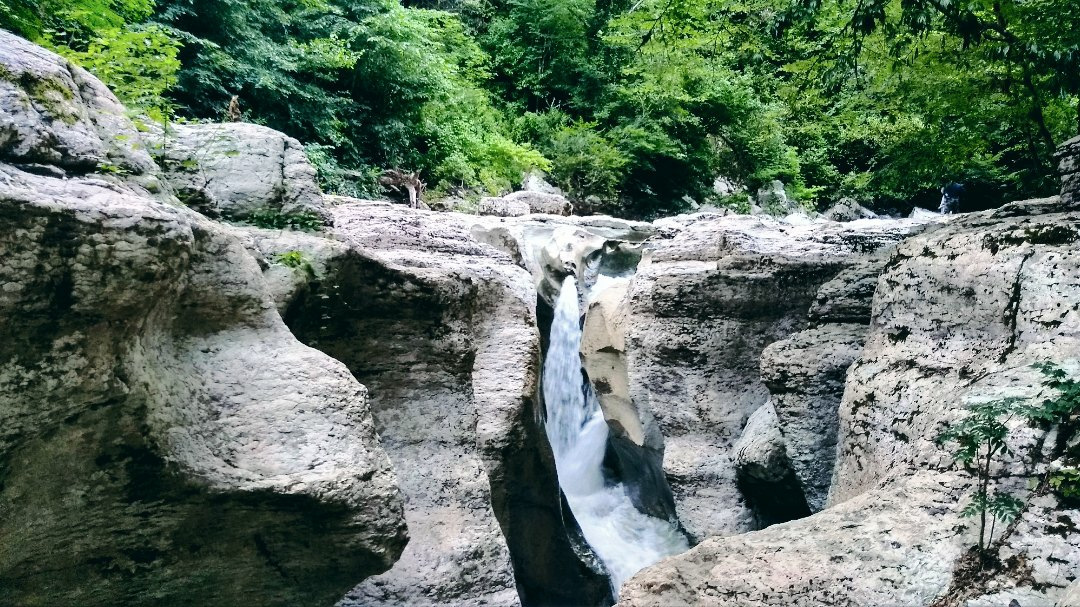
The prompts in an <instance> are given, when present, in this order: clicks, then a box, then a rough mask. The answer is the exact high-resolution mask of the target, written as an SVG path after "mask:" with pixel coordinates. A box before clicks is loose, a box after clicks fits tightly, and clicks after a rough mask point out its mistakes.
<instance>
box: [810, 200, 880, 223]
mask: <svg viewBox="0 0 1080 607" xmlns="http://www.w3.org/2000/svg"><path fill="white" fill-rule="evenodd" d="M821 216H822V217H823V218H824V219H828V220H831V221H855V220H856V219H877V216H878V215H877V213H875V212H873V211H871V210H870V209H868V208H866V207H864V206H862V205H861V204H859V202H858V201H857V200H855V199H854V198H841V199H840V200H838V201H837V202H836V204H834V205H833V206H831V207H829V209H828V210H827V211H825V212H824V213H822V214H821Z"/></svg>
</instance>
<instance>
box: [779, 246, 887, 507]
mask: <svg viewBox="0 0 1080 607" xmlns="http://www.w3.org/2000/svg"><path fill="white" fill-rule="evenodd" d="M890 249H891V248H890ZM889 252H891V251H890V250H889V249H886V250H882V251H879V252H878V253H876V254H875V255H872V256H870V257H869V258H867V259H864V260H862V261H860V262H858V263H856V264H854V265H852V266H851V267H849V268H846V269H844V270H842V271H841V272H840V273H839V274H837V275H836V277H835V278H833V279H832V280H830V281H829V282H827V283H825V284H824V285H822V287H821V289H819V290H818V293H817V296H816V298H815V301H814V304H813V305H812V306H811V308H810V314H809V322H810V328H808V329H807V330H805V331H802V332H800V333H796V334H795V335H793V336H792V337H790V338H788V339H785V340H782V341H778V342H776V343H774V344H772V345H770V346H768V347H767V348H765V350H764V351H763V352H762V354H761V378H762V381H764V382H765V385H766V387H768V389H769V393H770V396H771V399H772V404H773V406H774V407H775V410H776V415H777V424H778V427H779V430H780V432H781V433H782V434H783V436H784V442H785V446H786V453H787V455H788V457H790V458H791V462H792V467H793V471H794V474H795V477H796V478H797V480H798V485H799V487H798V490H799V491H800V492H801V493H802V495H803V497H804V498H805V499H806V502H807V505H808V507H809V508H810V510H811V511H813V512H817V511H818V510H821V509H822V508H824V507H825V501H826V498H827V496H828V492H829V486H830V483H831V482H832V476H833V464H834V463H835V459H836V434H837V428H838V426H839V423H840V422H839V413H838V410H839V407H840V399H841V398H842V397H843V395H844V381H845V379H846V376H847V370H848V367H850V366H851V364H852V363H853V362H854V361H855V359H856V358H857V357H858V355H859V353H860V352H861V351H862V347H863V340H864V339H865V336H866V332H867V330H868V325H869V324H870V313H871V305H872V300H873V296H874V288H875V286H876V284H877V279H878V276H879V275H880V274H881V272H882V270H883V269H884V267H885V262H886V260H887V259H888V257H887V253H889ZM775 494H776V495H779V496H782V495H783V493H782V492H776V493H775Z"/></svg>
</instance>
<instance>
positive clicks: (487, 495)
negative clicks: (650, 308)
mask: <svg viewBox="0 0 1080 607" xmlns="http://www.w3.org/2000/svg"><path fill="white" fill-rule="evenodd" d="M342 202H343V201H339V203H341V204H338V205H337V206H335V207H334V213H335V226H336V228H335V234H334V236H335V237H336V239H337V240H338V242H337V243H335V244H333V245H328V244H326V241H325V240H324V239H321V238H318V237H307V238H296V237H295V236H292V235H290V234H288V233H284V234H282V236H281V239H280V240H279V241H278V242H274V239H273V238H272V237H271V236H272V235H271V234H269V233H267V232H266V231H263V230H256V231H251V233H252V238H253V239H254V241H255V243H256V246H257V247H258V248H259V249H260V251H262V253H263V254H264V256H265V262H266V264H267V274H271V273H281V272H283V270H281V269H280V268H275V266H281V265H282V264H281V263H280V262H278V263H275V261H274V260H275V259H279V256H280V255H281V254H282V253H284V252H288V251H289V250H295V251H297V252H298V253H300V254H302V256H304V258H306V259H308V260H309V261H310V266H311V271H310V272H308V270H307V269H306V268H304V267H300V268H292V269H290V272H291V277H292V281H289V280H283V281H279V284H281V285H282V288H281V289H280V290H279V291H278V292H279V293H280V294H281V295H282V296H283V297H285V298H286V301H282V302H279V305H281V306H282V307H283V308H284V309H285V317H286V320H287V322H288V323H289V325H290V327H292V329H293V330H294V331H295V332H296V334H297V335H298V336H299V337H300V338H301V339H302V340H304V341H305V342H306V343H308V344H310V345H312V346H314V347H316V348H319V349H320V350H323V351H324V352H327V353H329V354H331V355H332V356H334V357H335V358H336V359H338V360H341V361H343V362H345V363H346V364H347V365H348V366H349V368H350V369H351V370H352V371H353V373H354V374H356V376H357V377H358V378H359V379H360V380H361V381H363V382H364V383H365V385H366V386H368V388H369V390H370V393H371V397H370V400H371V403H372V412H373V415H374V419H375V423H376V427H377V429H378V432H379V435H380V437H381V439H382V444H383V446H384V448H385V449H386V450H387V452H388V453H389V455H390V459H391V460H392V461H393V463H394V466H395V469H396V470H397V472H398V475H399V479H400V483H401V487H402V491H403V493H404V494H405V498H406V510H405V514H406V519H407V520H408V524H409V530H410V538H411V539H410V543H409V545H408V546H407V547H406V549H405V552H404V553H403V555H402V557H401V559H400V560H399V561H398V563H397V564H396V565H395V566H394V567H393V568H392V569H391V570H390V571H388V572H387V573H385V574H383V575H380V576H376V577H373V578H371V579H369V580H367V581H365V582H364V583H362V584H361V585H359V586H358V587H356V588H355V589H353V590H352V591H351V592H349V593H348V595H347V596H346V597H345V598H344V599H342V601H341V603H340V604H341V605H343V606H344V605H365V606H367V605H451V604H452V605H517V604H519V602H520V601H521V600H524V601H527V602H528V603H530V604H537V605H546V604H553V605H558V604H583V605H584V604H588V605H595V604H600V603H602V602H603V601H604V600H605V597H606V596H607V594H608V590H607V587H606V582H605V580H604V579H603V578H602V577H601V576H600V575H599V573H598V572H596V571H594V570H593V569H591V568H590V567H589V566H588V565H586V564H585V562H584V561H583V558H587V557H583V556H582V555H579V553H578V550H579V549H580V546H576V545H575V544H574V543H573V542H572V540H571V539H570V536H571V535H572V532H571V531H568V528H569V529H572V527H573V524H572V522H570V521H569V520H567V519H566V515H565V514H564V512H563V510H562V506H561V503H560V499H559V493H558V487H557V485H556V483H555V471H554V463H553V460H552V459H551V455H550V450H549V449H548V448H547V444H546V441H545V440H544V439H543V428H542V427H541V426H540V424H539V423H538V417H539V415H540V413H539V411H538V407H539V402H538V400H537V393H538V381H539V364H540V350H539V334H538V332H537V328H536V317H535V312H534V306H535V301H536V292H535V290H534V288H533V286H532V279H531V278H530V276H529V275H528V273H527V272H526V271H525V270H524V269H522V268H521V267H519V266H518V265H516V264H515V263H514V262H513V260H512V258H511V257H510V256H508V255H507V254H505V253H503V252H500V251H499V250H497V249H495V248H493V247H491V246H490V245H487V244H483V243H481V242H479V241H476V240H474V239H473V238H472V237H471V236H470V231H471V228H472V222H473V221H475V219H474V218H470V217H469V216H465V215H448V214H443V213H434V212H429V211H421V210H413V209H408V208H406V207H404V206H401V205H390V204H377V203H370V202H368V203H360V202H358V203H355V204H349V203H342ZM296 282H299V283H303V284H301V285H299V286H298V285H296Z"/></svg>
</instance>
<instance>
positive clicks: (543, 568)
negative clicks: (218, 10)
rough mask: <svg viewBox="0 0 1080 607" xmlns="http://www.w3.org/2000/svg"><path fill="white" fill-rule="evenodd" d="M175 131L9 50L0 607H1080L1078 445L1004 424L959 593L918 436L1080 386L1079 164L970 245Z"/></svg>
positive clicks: (918, 223)
mask: <svg viewBox="0 0 1080 607" xmlns="http://www.w3.org/2000/svg"><path fill="white" fill-rule="evenodd" d="M172 128H173V129H174V131H175V132H174V133H173V134H172V135H171V136H170V137H167V138H166V134H167V133H165V132H162V131H161V129H160V127H153V126H149V127H147V126H146V125H142V123H141V122H140V121H133V120H132V118H131V117H130V116H129V115H128V113H127V111H126V110H125V108H124V107H122V106H121V105H120V104H119V102H118V101H117V100H116V98H115V97H114V96H113V95H112V93H110V92H109V90H108V89H107V88H105V87H104V85H102V84H101V83H100V82H99V81H98V80H97V79H95V78H94V77H92V76H91V75H89V74H88V73H87V72H85V71H83V70H82V69H80V68H78V67H75V66H73V65H72V64H70V63H69V62H67V61H66V60H64V59H62V58H60V57H59V56H57V55H55V54H53V53H52V52H50V51H47V50H45V49H43V48H41V47H38V46H35V45H33V44H30V43H28V42H26V41H24V40H22V39H21V38H17V37H15V36H13V35H11V34H8V33H6V32H3V31H0V222H2V227H0V338H2V339H0V365H2V366H0V604H3V605H8V604H10V605H68V604H78V605H86V606H95V605H206V606H216V605H223V606H232V605H250V604H257V605H281V606H295V605H339V606H341V607H359V606H394V605H410V606H413V605H415V606H438V605H461V606H512V605H525V606H578V605H580V606H595V607H602V606H608V605H612V604H614V603H616V602H618V604H619V605H627V606H629V605H643V606H644V605H655V606H664V607H669V606H671V607H673V606H677V605H717V606H719V605H724V606H746V607H765V606H777V607H779V606H796V605H806V606H811V605H814V606H817V605H837V606H839V605H860V606H866V607H871V606H884V605H898V606H908V605H910V606H931V605H933V606H950V607H951V606H965V607H982V606H987V607H989V606H991V605H1000V606H1002V607H1004V606H1010V605H1012V604H1013V603H1015V604H1016V605H1019V606H1020V607H1042V606H1053V605H1057V606H1058V607H1075V606H1076V605H1077V604H1078V603H1077V598H1076V597H1077V595H1078V593H1080V590H1078V588H1080V587H1078V583H1080V582H1078V581H1077V579H1078V577H1080V527H1078V524H1080V523H1078V521H1080V510H1078V504H1077V503H1076V499H1075V497H1073V498H1071V499H1070V498H1069V497H1068V496H1066V495H1064V494H1063V493H1062V492H1060V491H1057V490H1054V489H1053V488H1052V487H1051V486H1050V485H1048V484H1047V483H1045V482H1041V481H1039V479H1044V478H1049V476H1048V474H1049V473H1051V472H1054V471H1059V470H1064V469H1070V468H1072V467H1075V465H1076V461H1075V459H1076V456H1077V453H1076V450H1077V440H1078V438H1077V436H1076V424H1075V423H1073V422H1074V421H1075V416H1076V415H1077V413H1076V412H1075V411H1073V412H1071V413H1069V414H1068V415H1071V416H1072V417H1066V418H1065V420H1066V421H1065V422H1063V423H1060V424H1058V425H1057V426H1055V427H1054V428H1052V429H1049V430H1047V429H1046V428H1041V427H1038V426H1037V425H1032V424H1026V423H1024V422H1023V421H1022V420H1020V419H1010V420H1009V422H1008V428H1007V430H1008V436H1007V438H1008V440H1009V441H1010V444H1013V445H1014V448H1013V450H1012V451H1011V452H1009V453H1008V454H1006V455H1005V456H1004V459H1002V461H1000V462H998V463H997V464H996V467H995V472H997V473H999V474H998V476H997V477H996V482H998V483H1000V484H1001V486H1003V487H1005V486H1007V487H1008V488H1009V489H1010V490H1011V491H1014V492H1016V493H1017V494H1018V495H1022V496H1023V501H1024V504H1025V505H1024V508H1023V511H1022V512H1021V513H1020V514H1019V516H1018V517H1017V518H1016V519H1015V520H1014V521H1013V522H1012V523H1010V524H1008V525H1003V526H1004V529H1001V528H1000V527H999V529H998V534H999V535H997V536H996V538H997V539H998V543H997V544H994V545H993V546H994V550H995V555H996V556H995V557H994V558H995V559H996V560H995V561H994V562H993V563H992V566H990V565H988V566H987V567H984V568H978V567H976V568H974V569H973V567H972V565H971V560H970V554H971V547H972V546H973V545H974V543H975V541H976V539H977V535H978V529H977V527H976V526H975V525H974V524H973V521H972V519H970V518H961V516H960V514H961V509H962V508H963V507H964V503H965V502H966V500H967V499H968V498H969V496H970V494H971V493H972V491H973V487H974V484H975V477H974V476H973V475H972V474H971V473H970V472H969V471H967V470H965V469H964V467H963V466H960V465H958V464H957V462H956V460H955V458H953V457H951V456H950V453H949V452H948V451H947V450H945V449H944V448H943V447H942V445H941V444H939V441H937V440H936V439H937V437H938V436H939V435H940V433H941V431H942V430H943V429H944V428H945V427H947V426H949V425H950V424H954V423H956V422H957V421H958V420H961V419H963V418H964V416H965V415H967V413H966V408H967V407H968V406H970V405H971V404H973V403H978V402H984V401H987V400H994V399H1007V398H1015V399H1023V400H1026V401H1031V402H1041V401H1043V400H1046V399H1051V398H1056V395H1057V394H1058V392H1057V391H1056V390H1057V389H1056V388H1054V387H1053V386H1050V385H1048V384H1047V383H1046V375H1045V373H1044V372H1043V371H1040V370H1039V368H1036V367H1034V366H1033V365H1035V364H1042V363H1047V362H1051V363H1053V364H1055V365H1057V366H1058V367H1059V368H1060V369H1062V370H1063V372H1064V373H1065V375H1066V376H1067V377H1074V376H1076V375H1077V374H1080V362H1078V361H1080V316H1078V312H1077V309H1078V304H1077V303H1076V302H1077V301H1078V300H1080V256H1078V254H1077V251H1076V245H1077V241H1078V235H1080V212H1078V211H1077V208H1076V202H1077V196H1080V181H1078V180H1077V178H1076V177H1077V174H1078V173H1077V167H1078V166H1080V164H1078V160H1077V159H1078V158H1080V139H1076V140H1073V141H1071V142H1069V143H1067V144H1066V145H1065V146H1063V147H1062V148H1061V150H1060V151H1059V158H1058V159H1059V161H1060V167H1061V173H1062V175H1063V176H1064V179H1063V182H1062V183H1063V190H1062V194H1061V196H1059V197H1054V198H1049V199H1040V200H1030V201H1023V202H1016V203H1012V204H1009V205H1006V206H1004V207H1001V208H999V209H995V210H991V211H985V212H980V213H972V214H965V215H955V216H940V215H937V214H933V213H926V214H924V215H920V216H918V217H916V218H907V219H898V218H889V217H883V216H871V215H873V214H871V213H861V212H856V211H857V209H855V210H852V209H847V210H848V211H850V212H847V213H840V212H837V213H834V214H833V215H831V217H834V218H840V219H852V220H851V221H846V222H840V221H834V220H833V219H830V218H827V217H816V218H810V217H808V216H806V215H805V214H803V215H800V214H793V215H790V216H788V217H785V218H777V217H769V216H763V215H738V214H734V213H729V212H718V211H715V212H700V213H695V214H691V215H679V216H676V217H668V218H663V219H658V220H655V221H652V222H635V221H624V220H619V219H613V218H609V217H603V216H584V217H582V216H575V215H573V214H572V212H573V208H572V205H570V204H569V203H568V202H567V201H566V199H565V198H562V197H561V196H560V195H558V194H554V193H549V192H518V193H513V194H510V195H507V196H504V197H501V198H486V199H484V200H482V201H481V203H480V204H479V205H478V210H479V211H482V213H478V214H463V213H451V212H436V211H431V210H427V209H417V208H409V207H408V206H406V205H401V204H393V203H390V202H385V201H371V200H361V199H355V198H349V197H344V196H329V195H324V194H322V193H321V192H320V190H319V186H318V183H317V181H316V172H315V169H314V167H313V166H312V165H311V164H310V163H309V162H308V160H307V157H306V156H305V154H304V152H303V148H302V146H301V145H300V144H299V142H297V141H296V140H295V139H291V138H289V137H287V136H286V135H284V134H282V133H279V132H277V131H274V130H272V129H269V128H267V127H263V126H259V125H253V124H246V123H240V122H234V123H227V124H209V123H208V124H183V125H174V126H173V127H172ZM849 206H851V205H849ZM855 206H857V205H855ZM852 208H854V207H852ZM266 218H273V219H274V220H275V221H279V222H280V225H265V223H266V222H265V221H263V220H265V219H266ZM260 221H263V223H264V225H263V227H258V225H257V224H259V222H260ZM270 223H273V222H270ZM1032 479H1034V486H1029V482H1028V481H1029V480H1032ZM642 567H643V568H642ZM624 579H625V580H626V582H625V584H620V581H622V580H624Z"/></svg>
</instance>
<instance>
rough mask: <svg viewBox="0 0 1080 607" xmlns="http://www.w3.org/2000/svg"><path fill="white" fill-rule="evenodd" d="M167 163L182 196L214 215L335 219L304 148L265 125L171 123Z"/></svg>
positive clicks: (165, 153)
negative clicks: (266, 213)
mask: <svg viewBox="0 0 1080 607" xmlns="http://www.w3.org/2000/svg"><path fill="white" fill-rule="evenodd" d="M163 166H164V169H165V173H166V176H167V177H168V179H169V182H170V183H171V184H172V186H173V188H174V189H175V190H176V194H177V196H178V197H179V198H180V200H181V201H183V202H184V204H186V205H188V206H190V207H191V208H193V209H195V210H197V211H199V212H200V213H203V214H204V215H206V216H208V217H213V218H217V217H223V218H228V219H246V218H248V217H250V216H251V215H252V213H258V212H264V213H265V212H272V213H283V214H296V213H309V214H313V215H316V216H319V217H323V218H324V219H329V214H328V211H327V210H326V207H327V204H326V203H325V202H324V200H323V197H322V194H321V193H320V192H319V185H318V183H317V180H316V172H315V167H313V166H312V165H311V163H309V162H308V160H307V156H305V155H304V148H303V146H302V145H300V142H299V141H297V140H295V139H293V138H292V137H288V136H286V135H285V134H283V133H281V132H278V131H275V130H273V129H270V128H267V127H265V126H260V125H257V124H248V123H243V122H227V123H222V124H171V125H170V126H169V136H168V139H167V145H166V146H165V148H164V162H163Z"/></svg>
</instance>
